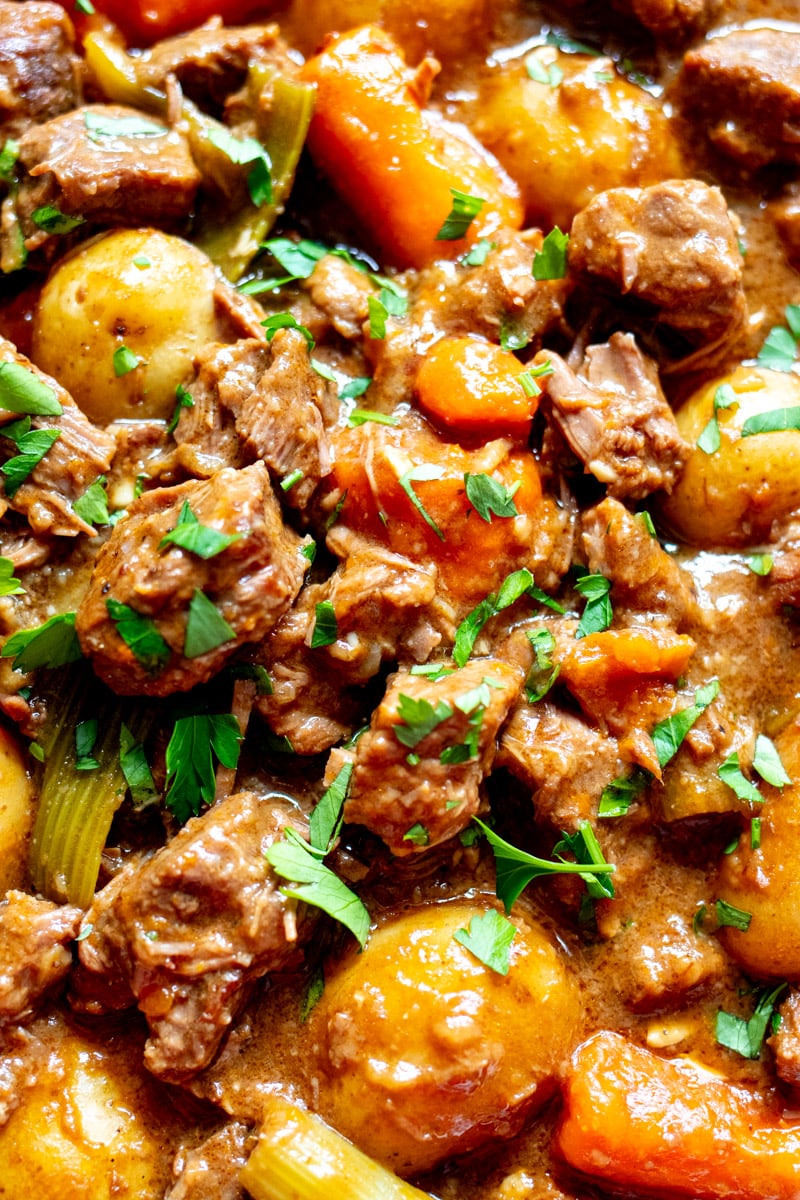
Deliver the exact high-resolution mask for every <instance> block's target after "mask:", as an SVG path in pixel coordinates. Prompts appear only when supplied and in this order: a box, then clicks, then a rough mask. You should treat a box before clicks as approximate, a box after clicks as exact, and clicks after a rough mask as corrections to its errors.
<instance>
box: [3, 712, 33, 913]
mask: <svg viewBox="0 0 800 1200" xmlns="http://www.w3.org/2000/svg"><path fill="white" fill-rule="evenodd" d="M32 801H33V786H32V784H31V779H30V776H29V775H28V769H27V767H26V765H25V758H24V755H23V752H22V748H21V746H20V744H19V741H18V740H17V738H16V737H15V736H14V735H13V734H12V733H10V732H9V730H7V729H6V728H5V727H4V726H2V725H0V899H1V898H2V897H3V896H4V895H5V893H6V892H7V891H8V890H9V889H10V888H16V887H21V886H22V885H23V883H24V881H25V878H26V875H27V866H26V863H27V858H28V839H29V837H30V832H31V827H32V825H33V804H32Z"/></svg>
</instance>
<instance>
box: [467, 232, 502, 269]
mask: <svg viewBox="0 0 800 1200" xmlns="http://www.w3.org/2000/svg"><path fill="white" fill-rule="evenodd" d="M496 249H497V242H490V241H489V239H488V238H480V240H479V241H477V242H476V243H475V245H474V246H470V248H469V250H468V251H467V253H466V254H464V255H462V257H461V258H460V259H459V262H460V263H461V265H462V266H463V267H482V266H483V264H484V263H485V262H486V259H487V258H488V257H489V255H490V254H491V252H492V250H496Z"/></svg>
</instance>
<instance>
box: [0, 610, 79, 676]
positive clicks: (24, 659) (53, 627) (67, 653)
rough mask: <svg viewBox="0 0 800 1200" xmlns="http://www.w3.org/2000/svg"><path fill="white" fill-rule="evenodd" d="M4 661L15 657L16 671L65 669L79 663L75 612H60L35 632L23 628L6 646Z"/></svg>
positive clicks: (14, 666)
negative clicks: (51, 668) (42, 668)
mask: <svg viewBox="0 0 800 1200" xmlns="http://www.w3.org/2000/svg"><path fill="white" fill-rule="evenodd" d="M0 657H2V658H13V659H14V661H13V663H12V664H11V666H12V667H13V669H14V670H15V671H35V670H36V669H37V668H38V667H63V666H66V664H67V663H71V662H77V660H78V659H79V658H80V657H81V647H80V642H79V641H78V635H77V633H76V632H75V613H74V612H69V613H59V614H58V615H57V616H55V617H51V618H50V620H49V621H45V623H44V624H43V625H38V626H37V627H36V628H35V629H20V630H19V631H18V632H17V633H13V634H12V635H11V637H10V638H9V639H8V641H7V642H6V644H5V645H4V646H3V650H2V655H0Z"/></svg>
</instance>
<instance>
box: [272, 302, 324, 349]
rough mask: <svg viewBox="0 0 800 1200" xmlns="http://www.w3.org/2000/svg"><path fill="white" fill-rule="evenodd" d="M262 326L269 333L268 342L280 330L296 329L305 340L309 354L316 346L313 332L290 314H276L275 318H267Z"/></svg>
mask: <svg viewBox="0 0 800 1200" xmlns="http://www.w3.org/2000/svg"><path fill="white" fill-rule="evenodd" d="M261 324H262V325H263V326H264V328H265V329H266V331H267V341H268V342H271V341H272V339H273V338H274V337H275V334H276V333H277V332H278V330H279V329H296V330H297V332H298V333H301V334H302V335H303V337H304V338H305V340H306V345H307V346H308V352H309V354H310V353H311V351H312V350H313V349H314V347H315V345H316V342H315V341H314V335H313V333H312V332H311V330H310V329H307V328H306V326H305V325H301V324H300V322H299V321H298V319H297V317H295V316H293V315H292V313H290V312H281V313H274V314H273V316H271V317H267V319H266V320H265V321H262V322H261Z"/></svg>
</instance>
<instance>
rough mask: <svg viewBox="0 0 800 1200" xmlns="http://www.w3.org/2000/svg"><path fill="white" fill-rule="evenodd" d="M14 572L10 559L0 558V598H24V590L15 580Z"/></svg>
mask: <svg viewBox="0 0 800 1200" xmlns="http://www.w3.org/2000/svg"><path fill="white" fill-rule="evenodd" d="M15 570H16V567H15V565H14V563H13V561H12V560H11V559H10V558H0V596H24V594H25V588H24V587H23V586H22V584H21V583H20V581H19V580H18V579H17V578H15V576H14V571H15Z"/></svg>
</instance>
